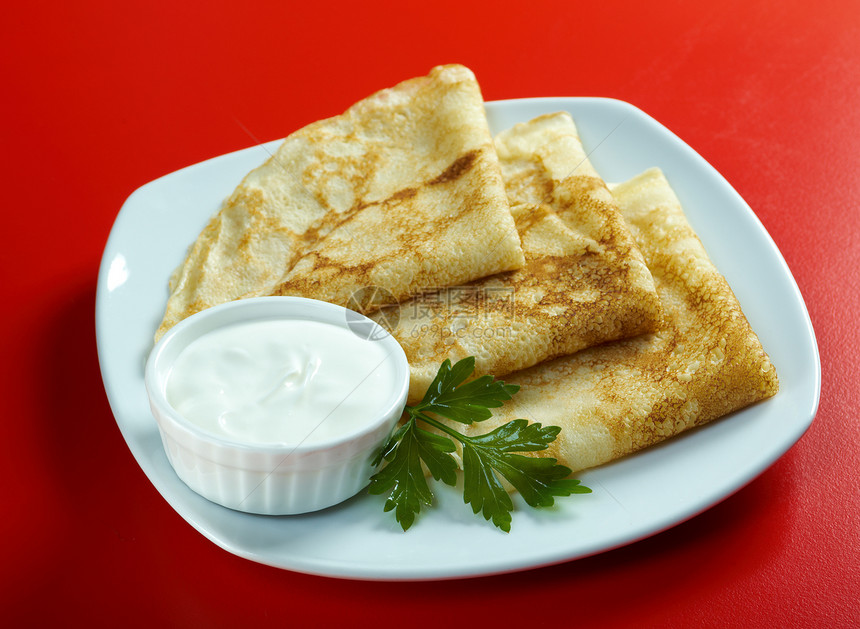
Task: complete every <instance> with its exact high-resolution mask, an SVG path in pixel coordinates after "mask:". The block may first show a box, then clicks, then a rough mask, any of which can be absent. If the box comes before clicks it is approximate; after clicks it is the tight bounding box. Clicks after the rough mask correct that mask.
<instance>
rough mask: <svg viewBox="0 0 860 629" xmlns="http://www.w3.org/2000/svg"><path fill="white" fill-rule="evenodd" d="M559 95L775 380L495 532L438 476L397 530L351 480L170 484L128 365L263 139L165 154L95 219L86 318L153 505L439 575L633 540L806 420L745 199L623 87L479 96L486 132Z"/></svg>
mask: <svg viewBox="0 0 860 629" xmlns="http://www.w3.org/2000/svg"><path fill="white" fill-rule="evenodd" d="M559 110H566V111H569V112H570V113H571V114H572V115H573V117H574V119H575V121H576V123H577V126H578V128H579V131H580V134H581V136H582V140H583V144H584V145H585V147H586V150H588V151H589V152H590V158H591V160H592V162H593V164H594V166H595V168H597V170H598V172H600V173H601V175H602V176H603V177H604V179H606V180H607V181H614V182H617V181H624V180H626V179H629V178H630V177H632V176H634V175H636V174H638V173H639V172H641V171H643V170H645V169H647V168H649V167H652V166H658V167H660V168H661V169H662V170H663V172H664V173H665V174H666V177H667V178H668V179H669V182H670V183H671V184H672V186H673V187H674V189H675V192H676V193H677V195H678V197H679V198H680V200H681V202H682V204H683V205H684V209H685V211H686V212H687V216H688V218H689V220H690V222H691V223H692V225H693V227H694V228H695V230H696V232H697V233H698V234H699V236H700V238H701V240H702V241H703V242H704V244H705V248H706V249H707V250H708V253H709V255H710V256H711V259H712V260H713V261H714V263H715V264H716V266H717V268H718V269H719V270H720V271H721V272H722V273H723V275H725V276H726V278H727V279H728V281H729V284H730V285H731V286H732V288H733V290H734V291H735V294H736V295H737V297H738V299H739V300H740V302H741V305H742V307H743V309H744V312H745V313H746V315H747V318H748V319H749V320H750V323H751V324H752V327H753V329H754V330H755V331H756V332H757V333H758V335H759V337H760V339H761V341H762V344H763V345H764V348H765V350H766V351H767V352H768V353H769V354H770V357H771V360H772V361H773V363H774V365H775V366H776V369H777V373H778V374H779V378H780V386H781V390H780V392H779V393H778V394H777V395H776V396H775V397H774V398H772V399H770V400H767V401H765V402H763V403H760V404H757V405H755V406H753V407H750V408H747V409H745V410H743V411H741V412H738V413H734V414H732V415H730V416H728V417H725V418H723V419H720V420H718V421H715V422H712V423H711V424H708V425H706V426H704V427H701V428H698V429H695V430H692V431H690V432H688V433H686V434H683V435H681V436H679V437H676V438H675V439H672V440H671V441H669V442H666V443H664V444H661V445H659V446H657V447H654V448H651V449H649V450H646V451H643V452H641V453H639V454H636V455H633V456H630V457H627V458H625V459H622V460H620V461H617V462H614V463H612V464H609V465H605V466H602V467H600V468H597V469H593V470H590V471H588V472H585V473H582V474H580V475H579V478H580V479H581V480H582V481H583V483H584V484H585V485H587V486H589V487H591V488H592V489H593V493H592V494H588V495H580V496H572V497H570V498H563V499H560V500H558V501H557V507H554V508H553V509H550V510H540V511H536V510H532V509H528V508H527V507H525V506H524V503H522V501H516V500H515V504H516V505H517V511H516V512H515V514H514V519H513V525H512V531H511V533H509V534H505V533H502V532H500V531H498V530H497V529H495V528H494V527H493V526H492V525H491V524H489V523H487V522H485V521H484V520H483V519H481V518H478V517H476V516H474V515H472V513H471V510H470V509H469V508H468V506H467V505H465V504H464V503H463V502H462V499H461V498H460V497H458V496H457V494H456V493H455V492H454V491H453V490H451V489H450V488H448V487H445V486H442V485H437V484H434V491H435V492H436V494H437V498H438V505H437V506H436V508H434V509H432V510H429V511H426V512H424V513H423V514H422V515H421V516H420V518H419V519H418V521H417V522H416V524H415V525H413V527H412V528H411V529H410V530H409V531H408V532H406V533H403V532H402V531H401V530H400V527H399V525H398V524H397V523H396V522H395V521H394V518H393V516H392V514H390V513H383V512H382V504H383V497H381V496H369V495H367V494H366V493H365V494H360V495H359V496H357V497H355V498H353V499H351V500H349V501H347V502H346V503H343V504H341V505H338V506H336V507H332V508H330V509H327V510H325V511H321V512H318V513H313V514H308V515H301V516H283V517H271V516H255V515H249V514H246V513H240V512H238V511H231V510H229V509H226V508H224V507H221V506H219V505H216V504H214V503H211V502H209V501H207V500H206V499H204V498H201V497H200V496H198V495H197V494H196V493H194V492H193V491H191V490H190V489H189V488H188V487H186V486H185V485H184V484H183V483H182V481H180V480H179V478H178V477H177V476H176V474H175V473H174V472H173V469H172V468H171V467H170V465H169V463H168V462H167V458H166V456H165V454H164V451H163V449H162V445H161V439H160V437H159V434H158V430H157V428H156V424H155V420H154V419H153V417H152V415H151V414H150V410H149V405H148V402H147V397H146V392H145V391H144V385H143V366H144V361H145V359H146V356H147V354H148V352H149V350H150V348H151V347H152V337H153V333H154V331H155V329H156V327H157V326H158V323H159V322H160V320H161V317H162V314H163V308H164V304H165V301H166V299H167V280H168V277H169V276H170V273H171V272H172V271H173V269H174V268H175V267H176V266H177V265H178V264H179V263H180V262H181V261H182V259H183V258H184V256H185V252H186V249H187V247H188V246H189V245H190V244H191V243H192V242H193V241H194V240H195V239H196V238H197V236H198V234H199V233H200V230H201V229H202V228H203V226H204V224H205V223H206V221H207V220H208V218H209V217H210V216H211V215H212V214H213V213H214V212H215V211H217V209H218V208H219V206H220V204H221V201H222V200H223V199H224V198H225V197H226V196H228V195H229V194H230V192H232V190H233V188H234V187H235V186H236V185H237V184H238V183H239V181H240V180H241V179H242V177H243V176H244V175H245V173H247V172H248V171H250V170H251V169H252V168H254V167H256V166H258V165H259V164H261V163H262V162H263V161H265V160H266V159H267V158H268V157H269V155H270V153H271V152H272V151H274V150H275V148H276V147H277V145H278V142H271V143H268V144H266V145H261V146H256V147H253V148H249V149H246V150H243V151H238V152H236V153H231V154H228V155H224V156H221V157H217V158H215V159H211V160H208V161H205V162H202V163H200V164H196V165H194V166H190V167H188V168H185V169H182V170H180V171H177V172H175V173H172V174H170V175H167V176H165V177H162V178H160V179H158V180H156V181H153V182H151V183H149V184H146V185H145V186H143V187H141V188H140V189H138V190H137V191H135V192H134V193H133V194H132V195H131V196H130V197H129V198H128V200H127V201H126V203H125V204H124V206H123V208H122V210H121V211H120V213H119V215H118V216H117V219H116V223H115V224H114V227H113V230H112V231H111V235H110V238H109V240H108V243H107V246H106V248H105V252H104V257H103V259H102V265H101V269H100V273H99V280H98V293H97V300H96V301H97V303H96V332H97V339H98V350H99V362H100V364H101V370H102V376H103V379H104V383H105V389H106V391H107V395H108V398H109V400H110V404H111V408H112V409H113V413H114V415H115V417H116V421H117V424H118V425H119V428H120V430H121V431H122V434H123V436H124V437H125V440H126V442H127V443H128V446H129V448H130V449H131V451H132V454H133V455H134V457H135V458H136V459H137V461H138V463H139V464H140V466H141V468H142V469H143V471H144V472H145V473H146V475H147V476H148V477H149V479H150V480H151V481H152V483H153V485H155V487H156V488H157V489H158V491H159V492H161V494H162V495H163V496H164V498H165V500H167V502H168V503H170V505H171V506H172V507H173V508H174V509H176V511H177V512H178V513H179V514H180V515H181V516H182V517H183V518H185V519H186V520H187V521H188V522H189V523H190V524H191V525H192V526H194V527H195V528H196V529H197V530H199V531H200V532H201V533H202V534H203V535H205V536H206V537H208V538H209V539H211V540H212V541H213V542H215V543H216V544H218V545H219V546H221V547H223V548H225V549H226V550H228V551H230V552H231V553H235V554H236V555H239V556H242V557H246V558H248V559H251V560H253V561H258V562H261V563H265V564H270V565H273V566H278V567H281V568H285V569H289V570H295V571H299V572H308V573H313V574H321V575H329V576H338V577H350V578H359V579H440V578H453V577H463V576H476V575H483V574H492V573H499V572H508V571H514V570H521V569H526V568H533V567H537V566H542V565H547V564H551V563H557V562H561V561H566V560H571V559H575V558H578V557H583V556H586V555H591V554H595V553H599V552H601V551H604V550H607V549H610V548H615V547H618V546H621V545H623V544H627V543H630V542H633V541H635V540H638V539H642V538H644V537H647V536H649V535H652V534H654V533H656V532H658V531H661V530H664V529H666V528H668V527H670V526H672V525H674V524H677V523H679V522H682V521H684V520H686V519H688V518H690V517H692V516H694V515H696V514H697V513H700V512H701V511H703V510H704V509H707V508H708V507H710V506H712V505H713V504H715V503H716V502H718V501H720V500H722V499H723V498H725V497H726V496H728V495H730V494H731V493H733V492H735V491H737V490H738V489H739V488H741V487H743V486H744V485H745V484H746V483H748V482H749V481H750V480H752V479H753V478H755V477H756V476H757V475H758V474H760V473H761V472H762V471H763V470H765V469H766V468H767V467H768V466H770V465H771V464H772V463H773V462H774V461H775V460H776V459H777V458H778V457H780V456H781V455H782V454H783V453H784V452H785V451H786V450H788V448H789V447H791V445H792V444H794V443H795V442H796V441H797V440H798V439H799V438H800V436H801V435H802V434H803V433H804V431H805V430H806V429H807V428H808V427H809V425H810V424H811V422H812V419H813V417H814V416H815V412H816V410H817V408H818V399H819V391H820V384H821V367H820V364H819V359H818V348H817V345H816V342H815V336H814V333H813V330H812V325H811V323H810V320H809V315H808V314H807V312H806V307H805V305H804V303H803V299H802V298H801V295H800V292H799V291H798V288H797V285H796V284H795V282H794V279H793V278H792V276H791V272H790V271H789V269H788V267H787V266H786V264H785V261H784V260H783V258H782V256H781V255H780V253H779V251H778V250H777V248H776V246H775V245H774V243H773V241H772V240H771V239H770V237H769V236H768V234H767V232H766V231H765V230H764V228H763V227H762V225H761V223H760V222H759V221H758V219H757V218H756V216H755V214H754V213H753V212H752V210H751V209H750V208H749V206H748V205H747V204H746V203H745V202H744V200H743V199H742V198H741V197H740V196H739V195H738V194H737V193H736V192H735V191H734V190H733V189H732V187H731V186H730V185H729V184H728V183H727V182H726V180H725V179H723V177H722V176H721V175H720V174H719V173H717V172H716V170H714V168H712V167H711V166H710V165H709V164H708V163H707V162H706V161H705V160H704V159H702V158H701V157H700V156H699V155H698V154H697V153H696V152H695V151H693V150H692V149H691V148H690V147H689V146H687V145H686V144H685V143H684V142H682V141H681V140H680V139H679V138H678V137H676V136H675V135H674V134H672V133H671V132H670V131H668V130H667V129H666V128H665V127H663V126H662V125H661V124H659V123H658V122H656V121H655V120H654V119H652V118H651V117H649V116H648V115H646V114H644V113H643V112H642V111H640V110H639V109H637V108H635V107H633V106H632V105H629V104H627V103H624V102H621V101H616V100H611V99H602V98H545V99H527V100H511V101H499V102H491V103H487V114H488V117H489V120H490V126H491V129H492V131H493V132H494V133H495V132H498V131H500V130H502V129H505V128H507V127H510V126H511V125H513V124H515V123H517V122H523V121H526V120H529V119H531V118H533V117H535V116H538V115H540V114H544V113H549V112H554V111H559Z"/></svg>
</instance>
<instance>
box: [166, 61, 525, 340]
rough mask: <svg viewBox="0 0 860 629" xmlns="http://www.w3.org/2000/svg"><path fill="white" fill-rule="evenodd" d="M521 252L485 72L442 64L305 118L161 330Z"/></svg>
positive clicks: (442, 275)
mask: <svg viewBox="0 0 860 629" xmlns="http://www.w3.org/2000/svg"><path fill="white" fill-rule="evenodd" d="M523 263H524V259H523V253H522V249H521V247H520V241H519V236H518V235H517V231H516V227H515V226H514V220H513V218H512V216H511V213H510V209H509V205H508V201H507V197H506V196H505V190H504V184H503V183H502V178H501V172H500V169H499V163H498V158H497V156H496V152H495V150H494V147H493V141H492V137H491V135H490V132H489V127H488V125H487V120H486V115H485V112H484V103H483V100H482V97H481V92H480V88H479V87H478V83H477V82H476V80H475V77H474V75H473V74H472V72H471V71H470V70H468V69H467V68H464V67H462V66H457V65H450V66H440V67H437V68H434V69H433V70H432V71H431V72H430V74H429V75H428V76H425V77H419V78H416V79H411V80H408V81H404V82H403V83H400V84H399V85H397V86H395V87H393V88H389V89H386V90H382V91H381V92H378V93H376V94H374V95H372V96H370V97H369V98H367V99H365V100H363V101H361V102H359V103H357V104H355V105H353V106H352V107H350V108H349V109H348V110H347V111H346V112H345V113H344V114H342V115H340V116H336V117H334V118H329V119H326V120H321V121H318V122H315V123H313V124H311V125H308V126H307V127H304V128H303V129H300V130H299V131H296V132H295V133H293V134H292V135H290V136H289V137H288V138H286V140H285V141H284V142H283V144H282V145H281V146H280V148H279V149H278V151H277V152H276V153H275V154H274V155H273V156H272V157H271V159H269V160H268V161H267V162H266V163H265V164H263V165H262V166H260V167H259V168H257V169H255V170H253V171H252V172H251V173H249V174H248V175H247V176H246V177H245V178H244V180H243V181H242V182H241V183H240V184H239V186H238V187H237V188H236V190H235V191H234V192H233V194H232V195H231V196H230V197H229V198H228V199H227V200H226V201H225V203H224V204H223V206H222V208H221V209H220V211H219V212H218V213H217V214H216V215H215V216H214V217H213V218H212V219H211V220H210V221H209V224H208V225H207V226H206V227H205V229H204V230H203V232H202V233H201V234H200V236H199V237H198V239H197V241H196V242H195V243H194V244H193V246H192V247H191V249H190V251H189V253H188V256H187V258H186V260H185V262H184V263H183V264H182V265H181V267H180V268H179V269H177V271H176V272H175V273H174V274H173V277H172V278H171V282H170V290H171V294H170V297H169V299H168V302H167V307H166V311H165V315H164V320H163V321H162V323H161V325H160V327H159V329H158V332H157V334H156V339H157V338H159V337H160V336H161V335H162V334H163V333H164V332H165V331H166V330H167V329H169V328H170V327H171V326H173V325H175V324H176V323H178V322H179V321H180V320H182V319H184V318H185V317H187V316H189V315H191V314H193V313H195V312H198V311H200V310H203V309H204V308H208V307H210V306H214V305H216V304H220V303H223V302H226V301H230V300H233V299H237V298H242V297H252V296H261V295H300V296H304V297H312V298H317V299H321V300H325V301H329V302H332V303H336V304H341V305H347V304H349V305H350V306H351V307H353V308H357V309H359V310H362V311H367V312H370V311H372V310H374V309H376V308H378V307H379V306H381V305H383V303H385V302H386V301H389V302H393V301H402V300H404V299H406V298H408V297H410V296H412V295H415V294H417V293H418V292H420V291H422V290H424V289H425V288H426V287H428V286H431V287H437V286H449V285H453V284H460V283H465V282H469V281H471V280H474V279H477V278H480V277H484V276H486V275H490V274H493V273H499V272H502V271H508V270H512V269H517V268H519V267H521V266H522V265H523Z"/></svg>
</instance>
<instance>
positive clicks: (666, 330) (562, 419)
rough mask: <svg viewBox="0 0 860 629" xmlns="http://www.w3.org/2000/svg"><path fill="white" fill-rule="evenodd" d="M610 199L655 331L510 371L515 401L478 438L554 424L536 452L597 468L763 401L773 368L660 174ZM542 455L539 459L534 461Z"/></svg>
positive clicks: (771, 388)
mask: <svg viewBox="0 0 860 629" xmlns="http://www.w3.org/2000/svg"><path fill="white" fill-rule="evenodd" d="M612 193H613V195H614V196H615V198H616V199H617V201H618V204H619V206H620V208H621V212H622V213H623V215H624V218H625V220H626V222H627V225H628V226H629V228H630V230H631V231H632V233H633V235H634V237H635V239H636V242H637V243H638V245H639V248H640V250H641V251H642V253H643V255H644V257H645V261H646V262H647V264H648V267H649V268H650V269H651V273H652V274H653V276H654V281H655V283H656V285H657V291H658V293H659V295H660V298H661V299H662V302H663V308H664V323H663V324H662V325H661V327H660V329H659V330H658V331H657V332H656V333H654V334H648V335H644V336H641V337H637V338H634V339H629V340H625V341H617V342H614V343H609V344H606V345H603V346H600V347H595V348H591V349H587V350H585V351H582V352H579V353H577V354H574V355H572V356H567V357H564V358H559V359H556V360H554V361H551V362H546V363H543V364H540V365H537V366H535V367H532V368H531V369H527V370H525V371H522V372H518V373H516V374H513V375H512V376H511V377H509V378H506V379H505V380H506V381H507V382H509V383H511V384H518V385H520V386H521V387H522V388H521V390H520V392H519V393H518V394H517V395H516V396H515V397H514V398H513V400H511V401H510V402H508V403H506V404H505V405H504V406H503V407H502V408H500V409H497V411H496V412H494V416H493V417H492V418H491V419H490V420H487V421H486V422H481V423H480V424H475V425H473V426H470V427H467V429H468V430H470V431H471V432H473V433H483V432H486V431H489V430H490V429H491V428H493V427H495V426H498V425H500V424H503V423H505V422H507V421H510V420H512V419H515V418H519V417H523V418H526V419H529V420H531V421H536V422H540V423H542V424H544V425H548V424H554V425H557V426H561V427H562V430H561V433H560V435H559V437H558V438H557V439H556V441H555V442H554V443H553V444H552V445H551V447H550V449H549V450H548V451H547V452H546V453H545V454H546V455H548V456H552V457H555V458H557V459H559V461H560V462H562V463H564V464H565V465H567V466H569V467H571V468H572V469H573V470H574V471H577V470H582V469H584V468H589V467H592V466H596V465H600V464H602V463H606V462H608V461H611V460H613V459H616V458H619V457H622V456H624V455H626V454H629V453H632V452H635V451H636V450H639V449H641V448H645V447H647V446H650V445H652V444H655V443H657V442H659V441H662V440H664V439H667V438H669V437H672V436H673V435H676V434H678V433H680V432H682V431H684V430H686V429H688V428H691V427H693V426H696V425H699V424H703V423H705V422H708V421H710V420H713V419H716V418H718V417H720V416H723V415H725V414H727V413H731V412H732V411H736V410H738V409H741V408H743V407H745V406H748V405H750V404H753V403H754V402H757V401H759V400H762V399H765V398H768V397H770V396H772V395H775V394H776V392H777V390H778V388H779V384H778V379H777V374H776V370H775V369H774V367H773V365H772V364H771V362H770V360H769V358H768V356H767V354H766V353H765V351H764V349H763V348H762V346H761V343H760V342H759V339H758V337H757V336H756V335H755V333H754V332H753V330H752V329H751V328H750V325H749V323H748V321H747V319H746V318H745V317H744V314H743V312H742V311H741V307H740V305H739V304H738V301H737V299H736V298H735V296H734V294H733V293H732V290H731V288H730V287H729V285H728V283H727V282H726V280H725V279H724V278H723V277H722V276H721V275H720V273H719V272H718V271H717V269H716V268H715V267H714V265H713V264H712V263H711V261H710V260H709V259H708V256H707V254H706V252H705V249H704V247H703V246H702V243H701V242H700V241H699V239H698V237H697V236H696V234H695V233H694V231H693V229H692V228H691V227H690V225H689V223H688V222H687V220H686V218H685V216H684V213H683V210H682V209H681V205H680V203H679V201H678V199H677V197H676V196H675V194H674V192H673V191H672V189H671V188H670V186H669V183H668V181H667V180H666V179H665V177H664V176H663V174H662V173H661V172H660V171H659V170H657V169H653V170H649V171H647V172H645V173H643V174H642V175H640V176H638V177H635V178H634V179H632V180H630V181H628V182H626V183H623V184H620V185H618V186H615V187H613V188H612ZM542 454H543V453H542Z"/></svg>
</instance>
